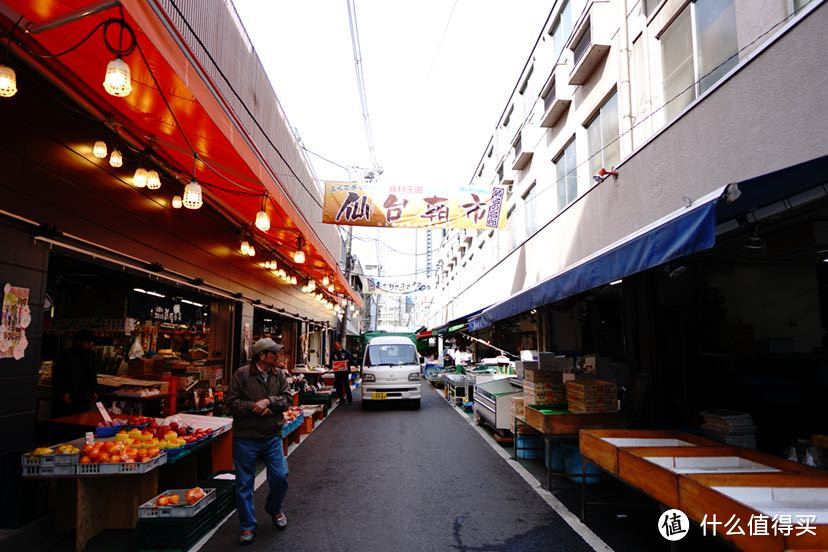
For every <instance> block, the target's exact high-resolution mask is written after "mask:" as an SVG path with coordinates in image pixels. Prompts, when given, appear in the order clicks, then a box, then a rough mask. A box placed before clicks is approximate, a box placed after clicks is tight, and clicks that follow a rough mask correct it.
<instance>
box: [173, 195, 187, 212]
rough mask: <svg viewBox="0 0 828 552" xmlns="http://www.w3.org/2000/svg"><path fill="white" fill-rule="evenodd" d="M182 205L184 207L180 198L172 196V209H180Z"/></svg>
mask: <svg viewBox="0 0 828 552" xmlns="http://www.w3.org/2000/svg"><path fill="white" fill-rule="evenodd" d="M182 205H184V202H182V201H181V196H179V195H174V196H173V198H172V206H173V209H181V206H182Z"/></svg>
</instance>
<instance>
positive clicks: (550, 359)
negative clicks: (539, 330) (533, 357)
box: [538, 353, 574, 372]
mask: <svg viewBox="0 0 828 552" xmlns="http://www.w3.org/2000/svg"><path fill="white" fill-rule="evenodd" d="M573 364H574V362H573V358H572V357H567V356H555V353H538V370H541V371H542V372H571V371H572V367H573Z"/></svg>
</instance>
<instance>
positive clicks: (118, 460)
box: [109, 454, 121, 464]
mask: <svg viewBox="0 0 828 552" xmlns="http://www.w3.org/2000/svg"><path fill="white" fill-rule="evenodd" d="M109 461H110V463H112V464H120V463H121V455H120V454H113V455H112V456H110V457H109Z"/></svg>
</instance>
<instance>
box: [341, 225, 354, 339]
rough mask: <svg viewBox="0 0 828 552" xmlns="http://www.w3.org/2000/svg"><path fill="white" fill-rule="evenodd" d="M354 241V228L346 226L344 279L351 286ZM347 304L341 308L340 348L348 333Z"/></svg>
mask: <svg viewBox="0 0 828 552" xmlns="http://www.w3.org/2000/svg"><path fill="white" fill-rule="evenodd" d="M353 239H354V227H353V226H350V225H349V226H348V241H347V242H345V243H346V245H345V279H346V280H347V281H348V285H350V284H351V244H352V243H353ZM348 304H349V303H348V302H345V306H344V307H342V325H341V326H340V330H339V339H340V344H341V345H342V348H343V349H344V348H345V337H346V335H347V333H348Z"/></svg>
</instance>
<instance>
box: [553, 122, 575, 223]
mask: <svg viewBox="0 0 828 552" xmlns="http://www.w3.org/2000/svg"><path fill="white" fill-rule="evenodd" d="M575 158H576V152H575V138H574V137H573V138H572V141H571V142H569V144H568V145H567V146H566V148H565V149H564V151H563V152H562V153H561V155H560V156H558V158H557V159H556V160H555V179H556V181H557V183H558V210H559V211H560V210H561V209H563V208H564V207H566V206H567V205H569V204H570V203H572V202H573V201H575V198H576V197H578V175H577V168H576V166H575Z"/></svg>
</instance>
